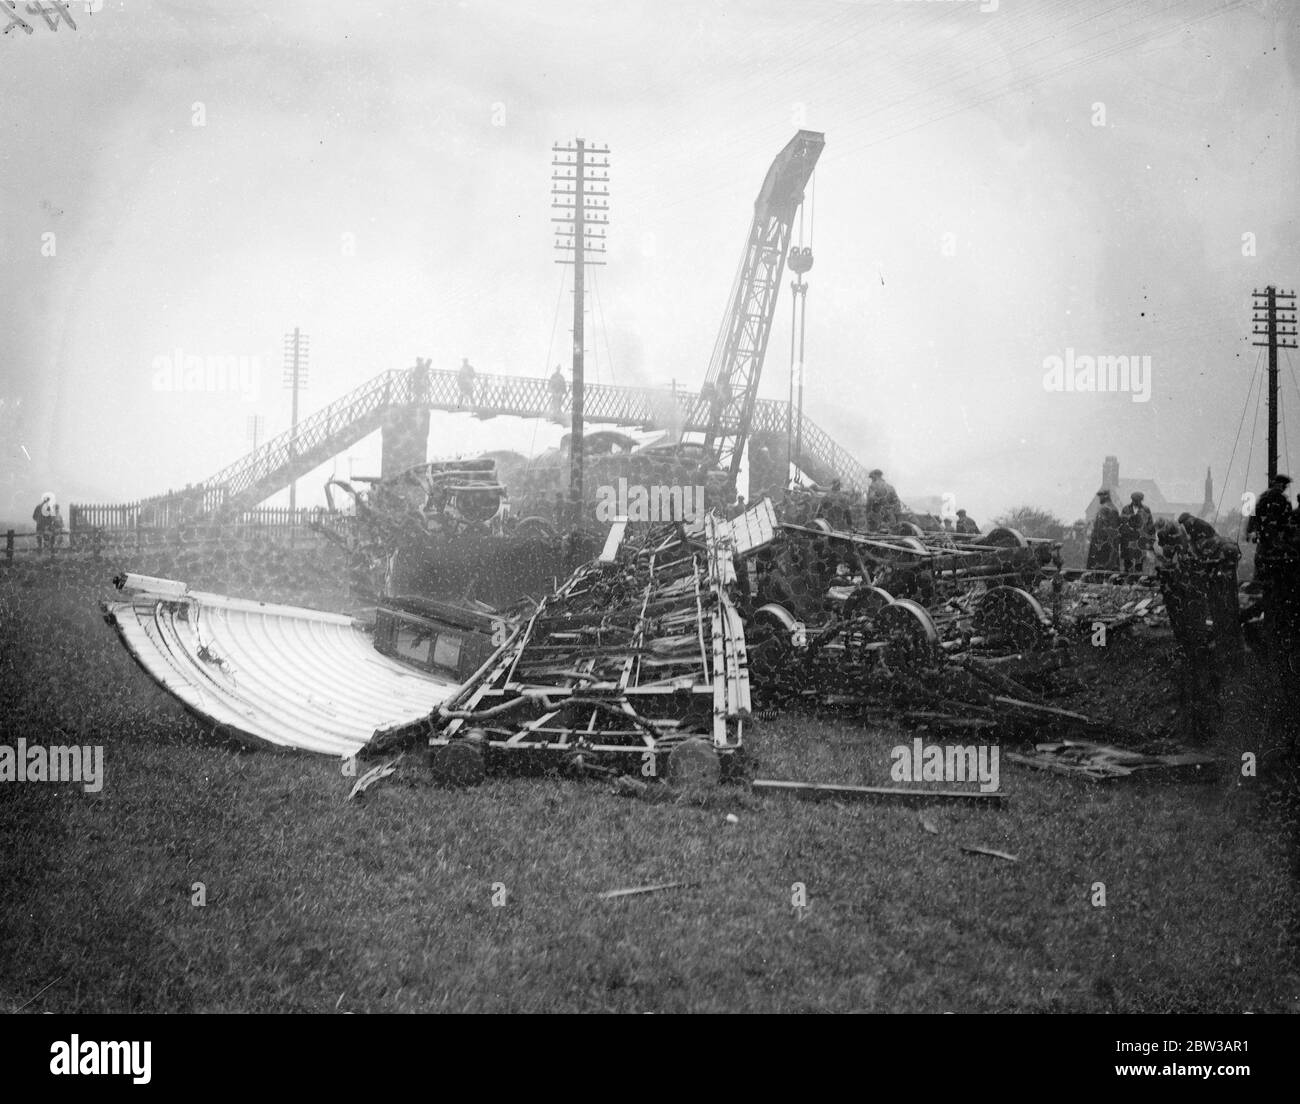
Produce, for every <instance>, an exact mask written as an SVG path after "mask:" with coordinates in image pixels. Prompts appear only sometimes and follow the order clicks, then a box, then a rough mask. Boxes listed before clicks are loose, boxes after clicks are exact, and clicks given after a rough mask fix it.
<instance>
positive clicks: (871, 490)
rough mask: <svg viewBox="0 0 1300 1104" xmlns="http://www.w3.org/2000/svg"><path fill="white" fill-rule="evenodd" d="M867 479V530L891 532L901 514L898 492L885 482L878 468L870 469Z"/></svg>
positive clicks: (901, 506)
mask: <svg viewBox="0 0 1300 1104" xmlns="http://www.w3.org/2000/svg"><path fill="white" fill-rule="evenodd" d="M867 478H868V479H869V480H870V484H869V485H868V487H867V528H868V529H869V530H871V531H872V532H873V533H884V532H892V531H893V529H894V526H896V525H897V524H898V522H899V519H900V517H901V516H902V513H903V504H902V503H901V502H900V501H899V500H898V492H897V491H895V490H894V488H893V487H891V486H890V485H889V484H888V483H887V482H885V473H884V472H882V471H881V470H880V469H879V468H872V469H871V471H870V472H868V473H867Z"/></svg>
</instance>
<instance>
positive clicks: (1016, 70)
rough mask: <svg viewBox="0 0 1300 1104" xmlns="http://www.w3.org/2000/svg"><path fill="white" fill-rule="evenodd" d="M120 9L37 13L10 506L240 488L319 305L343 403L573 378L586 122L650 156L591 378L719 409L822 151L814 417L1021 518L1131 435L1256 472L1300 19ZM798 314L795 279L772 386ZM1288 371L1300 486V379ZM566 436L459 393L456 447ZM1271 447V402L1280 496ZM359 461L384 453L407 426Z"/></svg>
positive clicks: (622, 181) (5, 297)
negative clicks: (162, 369) (1093, 373)
mask: <svg viewBox="0 0 1300 1104" xmlns="http://www.w3.org/2000/svg"><path fill="white" fill-rule="evenodd" d="M21 6H25V5H20V7H21ZM88 6H91V7H93V6H96V5H94V4H91V5H87V4H86V3H84V2H83V0H75V2H73V3H72V4H70V6H69V11H70V12H71V13H72V15H73V18H74V19H75V20H76V23H77V29H76V30H75V31H72V30H71V29H70V28H68V27H66V26H64V27H60V29H59V30H58V31H57V32H52V31H50V30H49V29H48V28H47V27H46V26H45V25H44V24H43V23H42V22H40V20H39V19H37V18H36V17H29V18H30V20H31V22H33V23H34V27H33V31H32V33H31V34H25V33H23V32H22V31H21V30H19V29H16V28H14V29H11V30H10V31H9V32H8V33H6V34H4V35H3V36H0V105H2V106H3V110H0V125H2V126H3V138H2V139H0V197H2V199H3V207H2V209H0V251H2V252H3V258H4V263H3V266H0V402H2V404H3V405H0V433H2V434H3V449H4V451H3V456H2V457H0V464H2V465H3V470H0V513H2V514H4V515H6V516H7V517H9V518H17V519H22V518H25V517H27V516H28V515H29V514H30V511H31V507H32V506H33V505H34V504H35V501H36V498H37V497H38V495H39V493H40V492H41V491H42V490H46V489H51V490H55V491H57V492H58V493H59V495H60V497H61V498H62V499H63V500H64V501H69V500H76V499H83V500H85V499H92V500H94V499H98V500H103V499H130V498H136V497H139V496H142V495H147V494H151V493H155V492H159V491H162V490H165V489H167V488H168V487H179V486H182V485H183V484H185V483H186V482H191V481H193V482H197V481H199V480H201V479H203V478H204V477H206V476H208V475H210V474H212V473H213V472H215V471H216V470H217V469H219V468H221V467H222V466H224V465H225V464H227V463H229V462H230V461H232V460H234V459H236V458H237V457H238V456H239V455H241V454H242V453H243V452H244V451H245V450H246V449H247V447H248V446H247V439H246V429H247V422H248V417H249V415H250V414H254V413H256V414H261V415H262V416H263V417H264V419H265V425H266V431H267V432H272V433H273V432H277V431H279V430H282V429H284V428H285V427H286V426H287V424H288V420H289V398H288V395H287V393H286V392H285V391H284V390H283V389H282V387H281V380H280V357H281V340H282V336H283V334H284V332H285V331H286V330H290V329H292V328H293V327H294V326H295V325H296V326H300V327H302V329H303V330H305V331H307V332H308V333H309V334H310V336H311V376H310V390H309V391H307V392H306V394H305V396H304V412H310V411H311V410H313V409H315V408H317V407H318V406H322V405H324V404H325V403H327V402H329V401H330V400H332V399H334V398H336V397H338V396H339V395H341V394H343V393H344V392H345V391H347V390H349V389H351V388H352V387H354V386H356V385H357V384H360V383H362V382H364V381H365V380H366V379H368V378H369V377H370V376H372V375H374V374H375V373H377V372H379V371H382V370H384V369H388V368H401V367H406V366H409V365H410V364H412V363H413V362H414V360H415V358H416V357H417V356H423V357H431V358H432V359H433V362H434V364H435V366H437V367H446V368H454V367H456V366H457V365H458V364H459V362H460V358H461V357H462V356H468V357H469V358H470V359H471V361H472V362H473V363H474V364H475V366H476V367H477V368H478V369H479V370H480V371H498V372H508V373H516V374H521V375H546V374H548V373H549V371H550V369H551V367H552V366H553V365H554V364H555V363H556V362H557V361H558V360H560V359H562V358H563V356H564V354H565V352H566V350H567V344H568V340H569V338H568V334H567V330H568V327H569V322H568V319H567V304H568V302H569V299H568V293H567V291H566V290H565V289H564V288H563V287H562V284H561V281H562V279H564V278H566V276H567V273H568V270H567V269H565V268H564V267H562V266H558V265H556V264H554V263H553V261H554V257H555V255H556V254H555V252H554V250H553V249H552V241H553V239H552V235H551V224H550V217H551V214H552V212H551V209H550V194H549V191H550V173H551V167H550V161H551V155H550V147H551V145H552V143H553V142H555V141H557V140H561V139H569V138H573V137H575V136H581V137H584V138H586V139H588V140H590V141H595V142H601V143H608V144H609V146H610V149H611V173H610V177H611V189H610V191H611V227H610V235H609V254H608V262H609V263H608V266H607V267H605V268H603V269H600V270H599V271H598V273H597V275H596V289H597V292H598V300H599V302H598V306H599V308H600V309H599V310H598V311H597V312H596V317H595V319H594V320H593V321H594V326H593V328H592V329H591V331H590V334H591V337H590V341H589V347H590V348H591V350H592V354H591V355H592V356H593V357H594V359H595V367H594V370H592V369H590V368H589V372H590V373H591V375H592V376H594V378H596V379H598V380H600V381H602V382H617V383H635V382H645V383H655V384H667V383H668V382H669V381H670V380H671V379H674V378H675V379H676V380H677V381H678V382H679V384H682V385H689V386H690V387H692V388H698V386H699V384H700V383H701V381H702V380H703V377H704V373H705V370H706V368H707V365H708V359H709V354H710V351H711V349H712V346H713V341H714V337H715V335H716V332H717V330H718V327H719V325H720V323H721V321H722V316H723V313H724V310H725V307H726V305H727V295H728V291H729V289H730V286H731V280H732V277H733V275H734V271H735V268H736V264H737V262H738V260H739V257H740V253H741V250H742V246H743V244H744V241H745V236H746V232H747V230H748V226H749V222H750V218H751V215H752V204H753V200H754V197H755V194H756V193H757V191H758V187H759V185H760V183H761V181H762V178H763V175H764V173H765V172H766V170H767V167H768V165H769V164H770V162H771V161H772V158H773V157H774V155H775V154H776V153H777V151H778V150H779V149H780V148H781V147H782V146H783V145H784V144H785V143H786V142H787V141H788V140H789V138H790V137H791V136H792V135H793V133H794V132H795V130H796V129H798V128H799V127H800V126H805V127H807V128H809V129H813V130H817V131H823V132H824V133H825V135H826V148H825V151H824V153H823V155H822V158H821V161H820V164H819V167H818V170H817V173H816V176H815V178H814V187H813V189H811V190H810V192H809V209H808V215H809V216H810V217H809V218H807V219H806V220H805V243H806V244H811V245H812V247H813V250H814V253H815V257H816V263H815V266H814V268H813V270H812V272H811V273H810V274H809V277H808V279H809V282H810V285H811V290H810V291H809V293H808V336H807V361H808V368H807V390H806V393H805V408H806V411H807V413H808V414H809V415H810V416H811V417H812V418H813V419H814V420H815V421H817V422H818V423H819V424H820V425H821V426H822V427H823V428H825V429H826V430H827V431H828V432H829V433H830V434H831V436H832V437H834V438H835V439H836V440H837V441H838V442H840V443H841V444H842V445H844V446H845V447H847V448H848V449H849V450H850V451H852V452H853V453H854V454H856V455H857V456H858V458H859V459H860V460H862V461H863V462H864V463H866V464H868V465H879V466H880V467H882V468H884V469H885V470H886V473H887V475H888V476H889V477H890V478H891V480H892V481H893V482H894V484H895V485H896V486H897V487H898V489H899V491H900V493H902V495H903V497H904V498H905V499H906V498H907V497H908V496H909V495H911V496H913V497H920V496H922V495H931V494H943V493H952V494H955V495H956V497H957V500H958V502H959V503H960V504H964V505H966V506H967V507H968V508H969V509H970V510H971V513H972V514H973V515H974V516H976V517H977V518H978V519H979V520H981V521H983V520H985V519H986V518H988V517H990V516H991V515H993V514H995V513H998V512H1000V511H1002V510H1004V509H1006V508H1007V507H1010V506H1014V505H1019V504H1026V503H1029V504H1034V505H1040V506H1045V507H1048V508H1051V509H1053V510H1055V511H1057V512H1058V513H1060V514H1062V515H1063V516H1065V517H1067V518H1073V517H1077V516H1080V515H1081V514H1082V512H1083V508H1084V506H1085V505H1086V504H1087V502H1088V499H1089V497H1090V496H1091V495H1092V493H1093V492H1095V491H1096V490H1097V487H1098V484H1099V480H1100V473H1101V463H1102V458H1103V456H1105V455H1106V454H1108V453H1113V454H1115V455H1117V456H1119V458H1120V467H1121V475H1122V476H1125V477H1129V476H1145V477H1150V478H1154V479H1156V480H1157V481H1158V482H1159V483H1160V484H1161V486H1162V488H1164V489H1165V493H1166V496H1167V497H1169V498H1174V499H1178V498H1188V499H1199V497H1200V485H1201V481H1202V479H1203V477H1204V471H1205V468H1206V467H1207V466H1210V467H1211V468H1212V469H1213V471H1214V475H1215V479H1216V484H1217V485H1222V483H1223V480H1224V476H1225V472H1226V470H1227V467H1228V460H1229V456H1230V454H1232V452H1233V446H1234V440H1236V439H1237V437H1238V426H1239V420H1240V419H1241V417H1242V412H1243V409H1244V408H1245V404H1246V399H1247V394H1248V389H1249V388H1250V386H1251V383H1252V377H1253V374H1254V372H1255V370H1256V365H1257V360H1258V357H1259V354H1260V352H1261V351H1260V350H1259V349H1257V348H1254V347H1252V346H1251V345H1250V340H1251V338H1250V336H1249V331H1250V303H1251V300H1250V293H1251V290H1252V289H1253V288H1256V287H1263V286H1264V285H1265V284H1266V283H1269V282H1274V283H1277V284H1279V285H1280V286H1282V287H1285V288H1287V289H1290V288H1292V287H1293V286H1294V285H1295V284H1297V283H1300V229H1298V228H1297V224H1296V218H1295V202H1296V201H1295V190H1296V182H1297V175H1298V173H1297V170H1298V169H1300V157H1298V155H1300V148H1298V145H1297V119H1298V118H1300V115H1298V113H1297V89H1296V73H1297V47H1298V45H1300V35H1297V19H1300V15H1298V13H1300V7H1297V6H1296V5H1294V4H1291V3H1287V2H1282V0H1279V2H1267V0H1255V2H1224V0H1177V2H1169V0H1163V2H1157V0H1138V2H1133V0H1126V2H1121V3H1111V2H1108V0H1091V2H1089V0H1084V2H1080V0H997V2H996V3H995V2H994V0H983V2H982V3H981V2H980V0H968V2H962V0H946V2H945V0H934V2H926V0H911V2H906V0H901V2H900V0H882V2H879V3H871V2H867V0H801V2H799V3H790V2H789V0H745V2H734V3H721V2H716V0H704V2H695V3H689V2H685V0H645V2H636V0H632V2H624V0H603V2H599V0H562V2H561V0H527V2H524V0H462V2H459V3H457V2H447V3H438V2H415V0H411V2H402V0H389V2H381V0H276V2H275V3H271V2H270V0H264V2H254V0H187V2H180V0H176V2H169V0H104V3H103V5H102V10H99V11H97V12H94V13H93V14H90V13H87V12H86V10H85V9H86V8H87V7H88ZM3 18H4V17H3V16H0V20H2V19H3ZM199 122H201V123H202V124H203V125H196V123H199ZM814 200H815V208H814ZM49 235H54V237H53V238H50V237H49ZM349 235H350V237H349ZM1247 236H1249V237H1247ZM349 244H351V245H353V246H354V248H351V249H349V248H348V246H349ZM51 246H52V247H53V248H51ZM51 252H52V253H53V255H52V256H51V255H48V254H50V253H51ZM786 283H787V285H788V281H786ZM595 298H596V297H593V306H596V305H597V304H596V302H595ZM557 303H560V304H563V305H564V307H565V310H563V311H561V312H560V315H559V318H558V324H557V311H556V307H557ZM789 308H790V304H789V291H788V286H787V287H786V288H783V291H782V298H781V300H780V302H779V304H778V308H777V317H776V324H775V328H774V331H773V334H772V341H771V346H770V350H769V355H768V358H767V363H766V368H765V371H764V375H763V383H762V389H761V391H762V394H764V395H765V396H769V397H773V398H783V397H784V396H785V393H786V387H787V382H788V372H789ZM177 349H180V350H183V353H184V354H185V355H199V356H209V355H219V354H230V355H243V356H247V357H250V358H251V357H257V358H258V363H259V365H260V368H261V371H260V374H259V376H258V378H257V383H256V394H255V395H254V394H253V393H252V392H253V388H251V387H245V388H243V389H240V388H236V389H234V390H230V391H226V392H218V393H214V392H184V391H182V392H180V393H177V392H166V391H160V390H158V389H157V387H156V383H157V380H156V375H157V373H156V364H155V361H156V359H157V358H159V357H171V356H173V355H174V353H175V350H177ZM1067 350H1073V352H1074V355H1075V356H1083V355H1108V356H1109V355H1131V356H1137V357H1150V363H1151V381H1150V395H1149V401H1145V402H1141V401H1134V399H1135V394H1134V393H1131V392H1130V393H1077V392H1052V391H1048V390H1045V388H1044V373H1045V370H1046V369H1045V365H1046V363H1047V361H1048V358H1050V357H1053V356H1061V357H1063V358H1064V357H1065V356H1066V351H1067ZM1282 365H1283V367H1282V388H1283V397H1284V402H1285V403H1286V404H1289V405H1286V406H1285V407H1284V409H1285V410H1286V412H1287V421H1288V423H1289V425H1288V437H1291V436H1293V437H1295V438H1296V455H1295V456H1294V457H1292V458H1290V459H1289V460H1288V455H1289V454H1288V453H1284V459H1283V465H1284V466H1288V465H1289V466H1293V467H1294V466H1300V464H1298V461H1300V417H1297V415H1296V412H1297V411H1300V390H1297V388H1296V383H1295V380H1296V377H1297V376H1300V359H1298V358H1297V354H1296V353H1291V354H1290V355H1289V356H1285V355H1284V357H1283V361H1282ZM1256 393H1257V392H1256ZM1136 397H1140V395H1139V396H1136ZM1254 415H1255V406H1254V399H1253V397H1252V400H1251V406H1250V416H1248V417H1247V418H1246V425H1245V428H1244V429H1243V430H1242V431H1241V434H1240V437H1241V439H1240V442H1239V443H1238V445H1237V449H1236V457H1235V460H1234V462H1233V471H1232V476H1231V483H1230V485H1229V491H1230V493H1231V494H1233V495H1234V496H1235V495H1236V494H1237V493H1239V492H1240V490H1241V487H1242V485H1243V480H1244V479H1245V478H1246V472H1245V457H1246V454H1247V452H1248V451H1250V449H1249V439H1250V437H1251V420H1252V417H1253V416H1254ZM556 432H557V431H556V430H555V429H553V428H547V427H542V428H540V429H539V428H538V427H536V426H534V425H532V424H531V423H519V422H515V423H513V424H507V423H505V422H487V423H480V422H475V421H473V420H472V419H468V418H457V417H453V416H450V415H448V416H438V415H435V418H434V432H433V440H432V442H431V451H432V453H433V455H440V454H451V453H458V452H466V451H472V450H474V449H478V448H494V447H495V448H500V447H514V448H520V449H523V450H525V451H528V450H535V449H540V448H541V447H543V446H544V445H547V444H551V443H553V442H554V440H555V436H556ZM1263 434H1264V428H1263V417H1262V414H1261V415H1260V417H1259V424H1258V433H1257V435H1256V438H1255V441H1254V447H1253V459H1252V471H1251V473H1250V484H1251V486H1252V487H1255V488H1256V489H1258V487H1259V485H1260V483H1261V478H1262V472H1263V465H1264V459H1263ZM1288 444H1289V441H1288ZM352 454H353V455H354V456H355V457H357V458H358V459H357V464H358V470H359V469H360V468H363V467H364V468H370V469H373V467H374V464H373V457H374V456H375V455H376V454H377V450H376V448H375V447H374V443H373V442H368V443H366V444H363V445H362V446H359V447H358V448H356V449H353V450H352ZM318 483H319V479H313V480H308V481H307V483H305V484H304V485H303V490H302V494H301V498H300V501H306V502H314V501H318V500H319V495H318Z"/></svg>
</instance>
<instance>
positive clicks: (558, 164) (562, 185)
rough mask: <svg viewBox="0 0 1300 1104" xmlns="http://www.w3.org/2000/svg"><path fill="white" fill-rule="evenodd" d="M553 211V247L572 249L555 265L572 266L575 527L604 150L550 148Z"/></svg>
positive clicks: (605, 202)
mask: <svg viewBox="0 0 1300 1104" xmlns="http://www.w3.org/2000/svg"><path fill="white" fill-rule="evenodd" d="M551 153H552V155H553V157H552V160H551V166H552V168H553V170H554V171H553V172H552V173H551V180H552V186H551V195H552V196H554V197H555V198H554V199H552V201H551V206H552V207H558V208H559V209H560V211H561V212H562V213H561V214H560V215H559V216H558V217H552V219H551V221H552V222H555V223H559V224H560V225H559V226H557V227H556V230H555V234H556V239H557V240H556V242H555V248H556V249H558V250H560V251H561V252H568V251H572V254H573V256H572V257H562V258H561V259H560V260H559V261H557V262H556V263H557V264H571V265H573V421H572V428H571V430H570V434H569V454H570V455H569V510H570V518H569V522H570V524H571V525H573V526H574V527H575V528H576V527H577V526H578V525H579V523H580V521H581V519H582V503H583V490H582V461H583V447H582V405H583V404H582V397H583V396H582V388H583V378H582V363H583V360H582V358H583V341H584V333H583V315H584V311H585V299H584V296H585V292H586V289H585V287H584V279H583V276H584V272H583V270H584V268H585V267H586V266H587V265H589V264H604V263H605V262H604V261H602V260H592V259H591V258H590V257H589V256H588V254H591V253H596V254H603V253H604V252H605V227H606V225H607V224H608V222H609V146H608V145H606V146H603V147H598V146H588V145H587V144H586V142H584V141H583V140H582V139H581V138H578V139H576V140H575V141H574V143H573V144H572V145H561V144H559V143H557V144H556V145H554V146H552V147H551Z"/></svg>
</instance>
